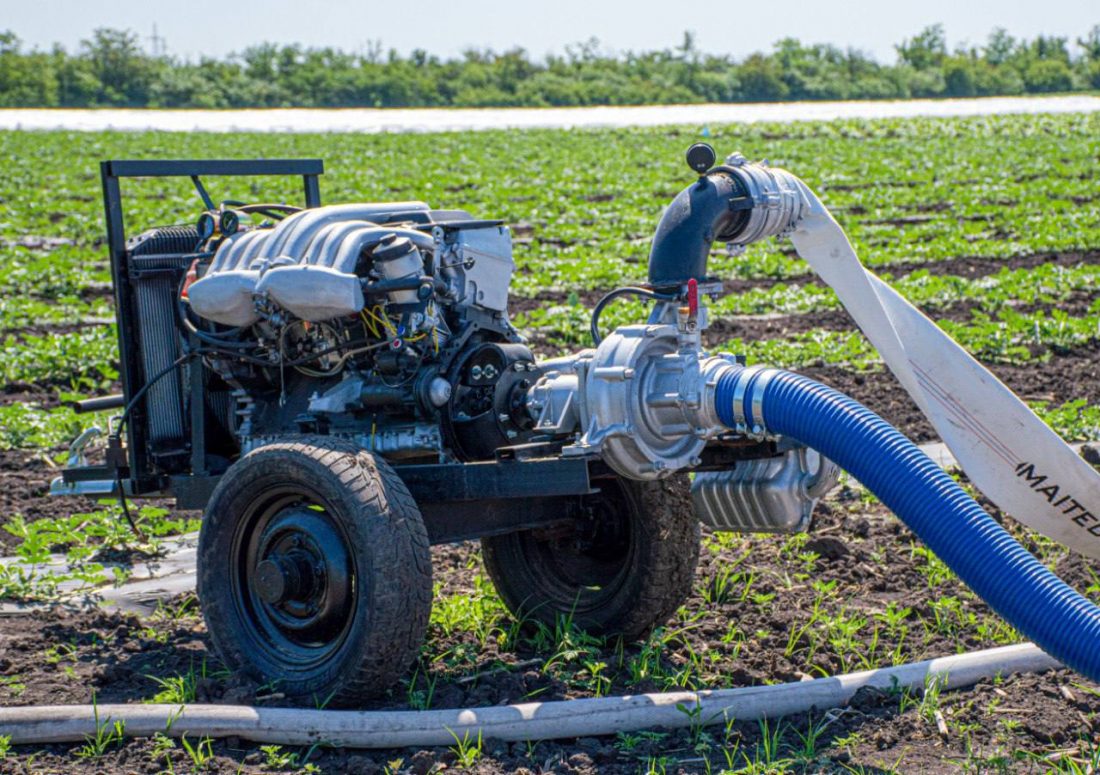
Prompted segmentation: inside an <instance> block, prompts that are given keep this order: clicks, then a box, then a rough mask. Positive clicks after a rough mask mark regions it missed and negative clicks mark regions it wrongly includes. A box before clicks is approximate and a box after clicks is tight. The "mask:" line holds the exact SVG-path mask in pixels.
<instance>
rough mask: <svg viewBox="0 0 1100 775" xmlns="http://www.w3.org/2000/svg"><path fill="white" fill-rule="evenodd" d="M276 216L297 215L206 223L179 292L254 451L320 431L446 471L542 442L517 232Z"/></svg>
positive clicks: (451, 215) (412, 213)
mask: <svg viewBox="0 0 1100 775" xmlns="http://www.w3.org/2000/svg"><path fill="white" fill-rule="evenodd" d="M227 212H228V213H231V215H230V217H227ZM267 215H274V216H285V217H281V219H280V220H276V219H275V218H273V217H268V218H264V217H262V216H261V215H259V214H258V213H257V212H251V213H249V212H245V213H240V212H237V211H234V210H228V211H224V212H221V213H208V214H205V215H204V216H203V218H202V219H200V222H199V232H200V236H201V237H202V238H203V240H204V243H203V245H202V246H201V250H200V252H202V253H203V254H205V255H206V256H207V257H206V258H202V259H199V260H197V261H196V262H195V264H194V265H193V267H192V270H191V272H190V273H189V277H188V280H187V281H186V282H185V284H184V287H183V288H182V290H181V294H180V297H181V299H180V300H181V313H180V314H181V319H182V322H183V324H184V325H185V326H186V330H187V332H188V334H189V335H190V337H191V338H192V339H193V341H194V342H195V343H196V344H197V346H198V348H199V350H200V351H201V355H202V358H203V361H204V363H205V365H206V366H207V367H208V368H209V369H210V370H211V371H213V372H214V373H215V374H216V375H217V377H218V378H219V379H220V380H222V381H224V382H225V383H226V384H227V385H228V386H229V387H230V388H231V393H232V396H233V398H234V407H233V422H232V425H233V426H234V433H235V435H236V437H237V439H238V442H239V445H240V451H241V452H242V453H244V452H247V451H249V450H250V449H252V448H254V447H256V446H258V445H261V444H263V443H265V442H266V441H267V440H269V439H271V438H274V437H281V436H285V435H287V434H288V433H315V432H320V433H325V434H331V435H335V436H344V437H348V438H350V439H353V440H354V441H355V442H356V443H357V444H359V445H361V446H362V447H363V448H365V449H368V450H372V451H375V452H378V453H379V454H383V455H385V456H387V457H390V458H402V459H412V458H425V459H430V460H431V461H432V462H445V461H447V460H477V459H484V458H488V457H491V456H492V455H493V453H494V451H495V450H496V449H497V448H498V447H501V446H507V445H514V444H517V443H521V442H522V441H523V440H525V439H526V438H527V437H528V436H529V435H530V433H531V429H532V427H533V421H532V420H531V419H530V418H529V417H528V415H527V412H526V411H525V409H524V401H525V396H526V392H527V390H528V389H529V388H530V387H531V385H532V383H533V382H534V379H535V374H534V373H533V372H535V371H536V370H537V367H536V366H535V362H534V358H533V356H532V354H531V351H530V350H529V349H528V347H527V346H526V345H525V344H524V343H523V342H524V340H523V338H522V337H521V336H520V335H519V334H518V333H517V332H516V330H515V329H514V328H513V327H512V325H511V324H510V323H509V322H508V316H507V301H508V287H509V284H510V282H511V278H512V273H513V270H514V267H515V264H514V262H513V259H512V247H511V235H510V232H509V230H508V228H507V227H506V226H504V225H503V224H502V223H501V222H499V221H488V220H475V219H474V218H472V217H471V216H470V215H469V214H468V213H466V212H463V211H458V210H434V209H431V208H430V207H429V206H428V205H426V204H424V203H423V202H399V203H392V204H342V205H334V206H328V207H320V208H314V209H308V210H300V211H297V212H292V213H290V214H289V215H286V214H285V213H272V212H270V211H268V212H267Z"/></svg>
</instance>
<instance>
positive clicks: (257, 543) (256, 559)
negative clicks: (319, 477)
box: [244, 504, 355, 649]
mask: <svg viewBox="0 0 1100 775" xmlns="http://www.w3.org/2000/svg"><path fill="white" fill-rule="evenodd" d="M257 533H258V535H256V538H255V540H253V541H251V542H250V543H249V547H248V555H249V556H248V557H247V558H246V564H245V567H246V568H247V569H248V570H247V572H246V578H245V579H244V581H245V589H246V590H247V592H246V594H247V595H248V597H250V598H251V600H252V603H251V608H252V610H253V612H254V616H255V617H256V620H257V624H260V625H261V626H262V627H263V628H264V629H266V630H267V631H268V632H269V633H271V634H272V635H275V636H277V637H278V638H280V639H285V641H286V642H287V644H286V645H287V646H290V647H292V648H306V649H318V648H321V649H324V648H325V647H326V646H327V645H332V644H333V643H334V642H335V641H336V639H338V638H339V636H340V633H341V632H342V631H343V629H344V626H345V624H346V623H347V621H348V620H349V618H350V615H351V609H352V607H353V604H354V598H355V584H354V573H353V569H352V564H351V558H350V554H349V549H348V546H347V544H346V542H345V540H344V538H343V536H342V535H341V533H340V531H339V529H338V528H337V526H336V525H335V524H334V523H333V521H332V518H331V517H330V516H329V515H328V514H327V513H326V512H325V511H324V510H321V509H319V508H317V507H311V506H308V505H301V504H294V505H290V506H287V507H284V508H282V509H280V510H277V511H275V512H274V513H270V514H269V516H268V517H267V518H266V519H262V520H261V522H260V524H258V525H257Z"/></svg>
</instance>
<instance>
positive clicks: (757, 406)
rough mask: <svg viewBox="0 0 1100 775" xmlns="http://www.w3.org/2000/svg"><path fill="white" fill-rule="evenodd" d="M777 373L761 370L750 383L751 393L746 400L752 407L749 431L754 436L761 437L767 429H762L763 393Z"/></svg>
mask: <svg viewBox="0 0 1100 775" xmlns="http://www.w3.org/2000/svg"><path fill="white" fill-rule="evenodd" d="M778 373H779V369H775V368H763V369H761V371H760V373H759V374H758V375H757V377H756V379H754V380H753V381H752V386H751V393H750V394H749V396H748V398H749V400H750V401H751V406H752V422H753V424H752V427H751V428H749V430H750V431H751V432H752V433H754V434H757V435H763V434H764V433H767V428H765V427H764V391H765V389H766V388H767V387H768V383H769V382H771V381H772V378H773V377H774V376H775V375H777V374H778Z"/></svg>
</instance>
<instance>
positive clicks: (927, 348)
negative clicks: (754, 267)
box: [790, 184, 1100, 559]
mask: <svg viewBox="0 0 1100 775" xmlns="http://www.w3.org/2000/svg"><path fill="white" fill-rule="evenodd" d="M802 188H803V194H804V197H805V205H804V208H803V217H802V218H801V220H799V222H798V223H797V224H796V227H795V230H794V231H793V233H791V235H790V237H791V241H792V242H793V243H794V246H795V249H796V250H797V251H798V254H799V255H800V256H801V257H802V258H803V259H804V260H805V261H806V262H807V263H808V264H809V265H810V266H811V267H812V268H813V269H814V271H815V272H817V274H818V275H819V276H820V277H821V279H822V280H824V281H825V282H826V283H827V284H828V285H829V286H830V287H832V289H833V290H834V291H835V292H836V295H837V296H838V297H839V298H840V301H841V303H842V304H843V305H844V307H845V308H846V309H847V310H848V312H849V314H850V315H851V316H852V317H853V318H854V319H855V322H856V324H857V325H858V326H859V328H860V329H861V330H862V331H863V333H864V335H865V336H866V337H867V338H868V339H869V340H870V341H871V343H872V344H873V345H874V346H875V348H876V349H877V350H878V351H879V353H880V354H881V355H882V359H883V361H885V363H886V365H887V366H888V367H889V368H890V370H891V371H892V372H893V373H894V375H895V376H896V377H897V378H898V380H899V381H900V382H901V384H902V385H903V386H904V387H905V389H906V390H907V391H908V392H909V395H911V396H912V397H913V400H914V401H915V402H916V403H917V406H919V407H920V409H921V411H922V412H924V414H925V416H926V417H928V419H929V420H930V421H931V423H932V425H933V427H935V429H936V432H937V433H939V435H940V438H942V439H943V441H944V443H945V444H946V445H947V446H948V448H949V449H950V450H951V452H952V453H953V454H954V455H955V458H956V459H957V460H958V461H959V464H960V466H961V467H962V469H963V470H964V471H965V472H966V474H967V476H968V477H970V480H971V481H972V482H973V483H974V485H975V486H976V487H977V488H978V489H979V490H981V491H982V492H983V493H985V495H986V496H987V497H988V498H989V499H990V500H991V501H993V502H994V503H995V504H997V506H998V507H999V508H1001V509H1002V510H1003V511H1005V512H1006V513H1008V514H1011V515H1012V516H1013V517H1015V518H1016V519H1018V520H1019V521H1020V522H1022V523H1024V524H1025V525H1027V526H1028V527H1030V528H1033V529H1035V530H1037V531H1039V532H1040V533H1042V534H1043V535H1045V536H1047V537H1049V538H1053V539H1054V540H1055V541H1058V542H1059V543H1062V544H1064V545H1065V546H1067V547H1069V548H1070V549H1073V550H1075V551H1077V552H1080V553H1081V554H1084V555H1086V556H1088V557H1093V558H1098V559H1100V475H1098V474H1097V472H1096V471H1095V470H1093V468H1092V466H1090V465H1089V464H1088V463H1086V462H1085V461H1084V460H1082V459H1081V458H1080V457H1079V456H1078V455H1077V454H1076V453H1075V452H1074V451H1073V449H1072V448H1071V447H1070V446H1069V445H1067V444H1066V443H1065V442H1064V441H1063V440H1062V439H1061V438H1060V437H1059V436H1058V435H1057V434H1056V433H1055V432H1054V431H1052V430H1051V429H1050V428H1049V427H1048V426H1047V425H1046V423H1044V422H1043V421H1042V420H1041V419H1039V418H1038V417H1037V416H1036V415H1035V413H1034V412H1032V411H1031V409H1030V408H1028V406H1027V405H1026V404H1024V402H1023V401H1021V400H1020V399H1019V398H1018V397H1017V396H1016V394H1015V393H1013V392H1012V391H1011V390H1009V389H1008V388H1007V387H1006V386H1005V385H1004V383H1002V382H1001V381H1000V380H999V379H997V377H995V376H994V375H993V374H991V373H990V372H989V370H988V369H986V368H985V367H984V366H982V365H981V364H980V363H978V362H977V361H976V360H975V359H974V358H973V357H971V356H970V354H969V353H967V352H966V351H965V350H964V349H963V348H962V347H960V346H959V344H958V343H957V342H955V341H954V340H953V339H952V338H951V337H949V336H948V335H947V334H946V333H944V332H943V331H942V330H941V329H940V328H939V326H937V325H936V324H935V323H934V322H932V321H931V320H929V319H928V318H927V317H926V316H925V315H924V314H923V313H921V311H920V310H918V309H917V308H916V307H914V306H913V305H912V304H910V303H909V302H908V301H906V300H905V299H904V298H902V297H901V296H900V295H898V293H897V292H896V291H894V289H893V288H891V287H890V286H889V285H887V284H886V283H884V282H883V281H882V280H881V279H879V278H878V277H877V276H876V275H875V274H874V273H872V272H870V271H868V270H867V269H866V268H865V267H864V266H863V265H862V264H861V263H860V261H859V258H858V257H857V256H856V252H855V250H854V249H853V248H852V245H851V243H850V242H849V241H848V238H847V236H845V234H844V230H843V229H841V228H840V226H839V225H838V224H837V222H836V221H835V220H834V219H833V217H832V215H831V214H830V213H829V211H828V210H827V209H826V208H825V206H824V205H823V204H822V203H821V201H820V200H819V199H818V198H817V196H816V195H815V194H814V193H813V191H811V190H810V189H809V188H808V187H806V185H805V184H802Z"/></svg>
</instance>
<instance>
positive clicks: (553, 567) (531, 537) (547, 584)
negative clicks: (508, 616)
mask: <svg viewBox="0 0 1100 775" xmlns="http://www.w3.org/2000/svg"><path fill="white" fill-rule="evenodd" d="M585 500H586V501H587V503H585V504H584V506H583V507H584V508H586V509H588V510H589V512H590V514H589V518H588V521H589V522H590V523H591V526H592V527H593V528H594V529H595V530H596V533H595V535H585V534H583V533H582V534H579V535H572V536H567V537H564V538H562V539H554V538H551V539H548V540H540V539H539V538H537V537H536V535H535V534H533V533H526V534H521V535H520V536H519V538H520V541H521V542H522V543H523V544H524V545H525V546H526V551H527V552H529V553H531V554H532V555H534V556H535V557H537V558H538V561H536V562H528V566H529V569H530V570H531V572H532V577H533V581H534V582H535V586H536V588H537V589H539V590H540V591H541V592H542V594H543V595H545V596H546V598H547V602H549V603H551V604H552V605H553V606H554V607H555V608H558V609H561V610H563V611H568V612H569V613H570V614H578V615H584V614H587V613H589V612H592V611H596V610H598V609H599V608H600V607H601V606H604V605H606V603H607V601H608V600H609V599H610V598H612V597H614V596H615V595H616V594H618V592H619V590H620V589H621V588H622V586H623V584H625V583H626V581H627V578H628V577H629V575H630V573H631V569H632V567H633V566H634V563H635V559H636V557H637V554H638V540H639V537H638V535H637V530H636V529H635V527H634V525H633V519H632V515H633V509H634V508H635V504H634V503H633V501H632V500H631V499H630V497H629V495H627V493H625V492H624V491H623V490H622V488H621V487H619V486H618V484H617V483H616V484H614V485H610V486H606V487H605V488H604V491H603V492H602V493H601V494H599V495H597V496H594V497H591V498H586V499H585ZM578 544H579V545H578ZM586 544H587V545H586Z"/></svg>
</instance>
